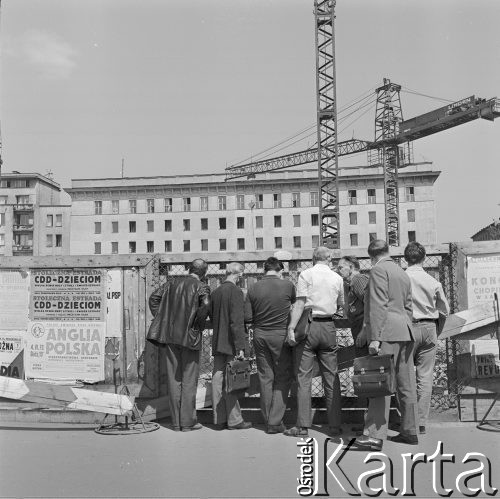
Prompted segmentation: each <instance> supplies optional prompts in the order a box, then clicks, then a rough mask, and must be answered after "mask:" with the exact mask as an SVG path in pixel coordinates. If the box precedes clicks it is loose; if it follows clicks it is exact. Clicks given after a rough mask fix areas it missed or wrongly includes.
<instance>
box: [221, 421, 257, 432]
mask: <svg viewBox="0 0 500 499" xmlns="http://www.w3.org/2000/svg"><path fill="white" fill-rule="evenodd" d="M251 427H252V423H249V422H248V421H242V422H241V423H239V424H237V425H234V426H229V425H228V427H227V429H228V430H248V429H249V428H251Z"/></svg>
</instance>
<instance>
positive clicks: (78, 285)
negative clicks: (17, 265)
mask: <svg viewBox="0 0 500 499" xmlns="http://www.w3.org/2000/svg"><path fill="white" fill-rule="evenodd" d="M30 297H31V300H30V319H31V320H32V321H84V322H85V321H104V320H106V278H105V273H104V271H102V270H62V269H48V270H33V271H32V273H31V293H30Z"/></svg>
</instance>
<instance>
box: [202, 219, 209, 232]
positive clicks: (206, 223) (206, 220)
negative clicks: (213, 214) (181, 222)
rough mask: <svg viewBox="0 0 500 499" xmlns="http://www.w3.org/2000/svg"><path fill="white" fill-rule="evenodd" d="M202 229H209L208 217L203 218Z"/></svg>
mask: <svg viewBox="0 0 500 499" xmlns="http://www.w3.org/2000/svg"><path fill="white" fill-rule="evenodd" d="M201 230H208V218H202V219H201Z"/></svg>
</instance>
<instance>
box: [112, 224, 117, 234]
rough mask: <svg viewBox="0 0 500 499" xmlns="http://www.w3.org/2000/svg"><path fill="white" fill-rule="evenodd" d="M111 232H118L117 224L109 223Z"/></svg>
mask: <svg viewBox="0 0 500 499" xmlns="http://www.w3.org/2000/svg"><path fill="white" fill-rule="evenodd" d="M111 232H114V233H117V232H118V222H111Z"/></svg>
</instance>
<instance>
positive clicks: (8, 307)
mask: <svg viewBox="0 0 500 499" xmlns="http://www.w3.org/2000/svg"><path fill="white" fill-rule="evenodd" d="M29 283H30V279H29V273H28V272H26V271H22V270H0V328H1V329H2V330H6V329H8V330H25V329H26V327H27V325H28V315H29Z"/></svg>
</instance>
